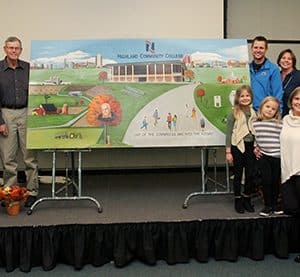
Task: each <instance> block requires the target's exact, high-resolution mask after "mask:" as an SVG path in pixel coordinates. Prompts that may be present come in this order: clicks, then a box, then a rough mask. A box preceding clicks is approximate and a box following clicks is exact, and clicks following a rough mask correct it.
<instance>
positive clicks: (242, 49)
mask: <svg viewBox="0 0 300 277" xmlns="http://www.w3.org/2000/svg"><path fill="white" fill-rule="evenodd" d="M222 54H224V55H225V56H226V57H228V59H235V60H240V61H245V62H248V61H249V55H248V46H247V45H241V46H236V47H232V48H225V49H223V50H222Z"/></svg>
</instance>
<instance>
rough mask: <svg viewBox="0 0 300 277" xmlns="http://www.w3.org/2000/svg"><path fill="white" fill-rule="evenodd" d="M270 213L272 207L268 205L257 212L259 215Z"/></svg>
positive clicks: (268, 214)
mask: <svg viewBox="0 0 300 277" xmlns="http://www.w3.org/2000/svg"><path fill="white" fill-rule="evenodd" d="M271 214H272V208H270V207H264V208H263V209H262V210H261V212H260V213H259V215H261V216H270V215H271Z"/></svg>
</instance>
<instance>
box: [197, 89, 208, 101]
mask: <svg viewBox="0 0 300 277" xmlns="http://www.w3.org/2000/svg"><path fill="white" fill-rule="evenodd" d="M205 93H206V91H205V89H204V88H197V89H196V96H197V97H201V98H200V99H201V102H202V99H203V96H205Z"/></svg>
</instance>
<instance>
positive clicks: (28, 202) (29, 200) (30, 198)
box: [24, 195, 37, 208]
mask: <svg viewBox="0 0 300 277" xmlns="http://www.w3.org/2000/svg"><path fill="white" fill-rule="evenodd" d="M36 200H37V198H36V196H33V195H29V196H28V198H27V200H26V202H25V205H24V206H25V207H27V208H30V207H31V206H32V205H33V203H34V202H35V201H36Z"/></svg>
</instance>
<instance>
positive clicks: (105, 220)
mask: <svg viewBox="0 0 300 277" xmlns="http://www.w3.org/2000/svg"><path fill="white" fill-rule="evenodd" d="M222 174H223V176H224V172H221V173H218V177H219V178H222ZM220 176H221V177H220ZM223 182H224V183H225V178H223ZM208 186H209V187H208V189H209V190H214V184H213V183H211V184H209V183H208ZM218 189H219V190H222V188H220V187H218ZM40 190H41V192H40V197H43V196H50V195H51V185H47V184H41V188H40ZM200 190H201V172H200V169H199V170H197V169H177V170H175V169H172V170H163V171H162V170H149V171H146V170H144V171H136V172H135V171H129V172H124V171H103V172H99V173H96V172H89V173H86V172H83V175H82V195H85V196H91V197H94V198H95V199H97V200H98V201H99V202H100V204H101V206H102V208H103V212H102V213H98V211H97V207H96V205H95V204H94V203H92V202H91V201H85V200H78V201H45V202H42V203H40V204H39V205H38V206H37V207H36V208H35V209H34V210H33V212H32V214H31V215H27V213H26V209H25V208H24V207H23V209H22V211H21V213H20V215H18V216H8V215H7V214H6V212H5V210H4V208H2V209H0V266H1V267H4V268H6V270H7V271H12V270H14V269H15V268H20V270H21V271H25V272H28V271H30V270H31V268H32V267H33V266H41V267H43V269H44V270H51V269H53V268H54V267H55V265H56V264H57V263H65V264H71V265H74V268H76V269H81V268H82V267H83V266H84V265H85V264H92V265H94V266H101V265H103V264H105V263H108V262H111V261H113V262H114V263H115V265H116V266H120V267H121V266H126V265H127V264H128V263H130V262H131V261H132V260H140V261H142V262H144V263H146V264H155V263H156V261H157V260H165V261H166V262H168V263H169V264H175V263H185V262H188V261H189V259H191V258H195V259H196V260H198V261H199V262H206V261H207V260H208V259H209V258H210V257H213V258H215V259H217V260H229V261H236V260H237V259H238V257H239V256H245V257H249V258H251V259H254V260H261V259H263V258H264V255H266V254H274V255H276V256H277V257H279V258H287V257H288V255H289V253H294V252H300V241H299V234H300V220H299V219H298V218H295V217H291V216H287V215H281V216H270V217H268V218H262V217H261V216H259V214H258V212H259V211H260V209H261V208H262V200H261V199H260V198H259V197H256V198H255V199H254V203H255V208H256V212H255V213H254V214H250V213H245V214H237V213H235V212H234V209H233V195H232V194H224V195H215V194H210V195H199V196H197V197H193V198H192V199H191V200H190V201H189V205H188V207H187V208H186V209H183V208H182V205H183V202H184V200H185V198H186V196H187V195H189V194H190V193H191V192H195V191H200ZM224 191H225V189H224Z"/></svg>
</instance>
